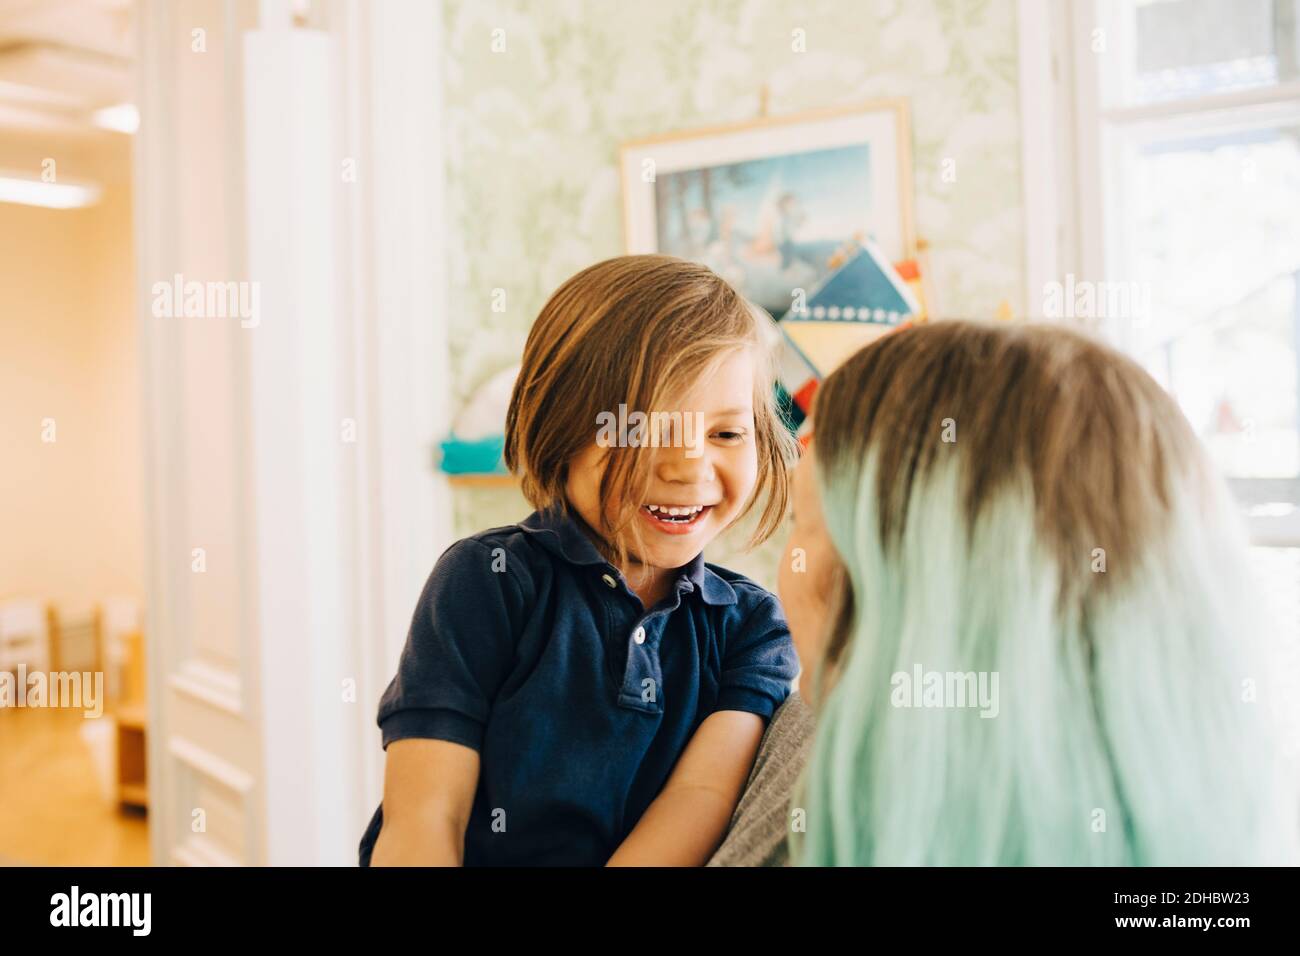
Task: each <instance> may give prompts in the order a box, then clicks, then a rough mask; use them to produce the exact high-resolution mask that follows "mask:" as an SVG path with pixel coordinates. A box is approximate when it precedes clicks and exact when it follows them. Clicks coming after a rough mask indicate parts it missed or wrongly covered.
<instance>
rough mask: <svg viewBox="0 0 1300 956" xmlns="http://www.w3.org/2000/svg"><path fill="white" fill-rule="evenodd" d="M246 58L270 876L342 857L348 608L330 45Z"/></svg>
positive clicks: (305, 39) (293, 46)
mask: <svg viewBox="0 0 1300 956" xmlns="http://www.w3.org/2000/svg"><path fill="white" fill-rule="evenodd" d="M268 7H270V8H275V9H278V5H277V4H275V3H271V4H264V5H263V10H264V12H265V10H266V9H267V8H268ZM243 44H244V103H243V106H244V138H245V143H244V150H245V167H244V169H245V180H246V187H247V188H246V210H247V212H246V215H247V232H248V265H249V277H250V279H251V280H252V281H254V282H257V283H259V286H260V291H261V307H262V316H261V322H260V324H259V325H258V326H257V327H255V328H253V329H251V330H250V335H249V355H250V359H251V364H250V367H249V372H250V375H251V380H250V386H251V388H250V392H251V396H252V407H253V409H254V412H255V414H254V415H253V421H252V435H253V447H254V462H255V464H254V469H253V471H254V475H253V490H254V501H255V512H256V519H255V521H256V529H257V532H256V533H257V555H258V583H257V591H258V606H259V626H258V633H259V635H260V637H261V640H260V644H259V648H258V651H259V660H260V667H259V669H258V673H259V685H260V686H259V694H258V711H257V713H258V719H257V729H258V735H259V738H260V743H261V765H262V780H261V782H262V787H261V797H262V807H263V814H264V817H263V824H264V829H263V834H264V841H265V853H266V859H265V862H266V863H267V864H268V865H272V866H276V865H286V864H297V865H304V864H306V865H313V864H314V865H320V864H334V863H341V862H343V860H344V859H345V858H346V857H345V852H346V851H345V848H346V845H347V842H348V841H347V839H346V837H345V834H344V831H345V829H346V826H347V823H346V820H345V819H344V816H343V814H342V812H341V809H340V807H341V805H342V803H343V801H342V799H341V793H342V792H343V791H344V789H345V788H346V786H347V780H348V779H349V774H348V773H347V772H346V765H347V759H348V755H347V754H346V753H345V752H344V751H343V750H342V749H341V748H340V747H339V745H338V742H339V740H340V739H341V737H342V735H343V720H344V716H343V715H344V710H343V706H344V705H343V702H342V697H341V692H340V687H341V680H342V679H343V678H344V676H345V674H346V668H345V666H344V660H345V656H346V644H347V638H345V636H344V633H343V630H342V626H341V620H342V614H343V607H344V605H345V603H346V601H347V600H348V596H347V595H346V594H345V589H346V581H345V580H344V577H343V574H342V572H343V566H344V555H343V553H342V550H341V547H340V544H341V531H340V529H341V518H342V514H341V509H342V507H343V502H342V497H341V487H340V480H341V477H342V442H341V438H340V434H339V421H340V417H341V416H340V415H339V409H338V404H339V401H338V400H339V388H338V384H339V382H338V369H339V368H340V364H341V362H340V356H339V353H338V350H339V346H340V340H341V334H340V332H341V317H340V316H339V308H338V296H337V294H336V292H335V288H334V285H333V283H334V281H335V279H336V276H337V272H338V263H337V261H336V245H335V235H336V230H337V229H338V222H337V217H336V216H335V215H334V212H335V191H336V189H337V188H338V177H337V173H336V172H335V170H336V164H335V163H333V162H331V161H330V159H331V157H332V155H333V152H334V149H335V139H334V125H333V123H334V115H335V98H334V87H333V77H334V73H333V71H334V70H335V68H336V65H337V52H336V48H335V44H334V42H333V39H332V38H331V37H329V36H328V35H327V34H324V33H320V32H316V31H308V30H294V29H289V28H288V27H287V26H286V25H285V24H283V23H277V24H273V25H271V26H270V27H269V28H265V29H257V30H250V31H248V32H247V33H245V34H244V35H243ZM288 768H294V769H293V771H292V772H290V771H289V769H288Z"/></svg>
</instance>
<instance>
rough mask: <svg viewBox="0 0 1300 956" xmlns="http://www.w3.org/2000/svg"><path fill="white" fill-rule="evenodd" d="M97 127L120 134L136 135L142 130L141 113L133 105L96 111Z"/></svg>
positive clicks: (121, 104)
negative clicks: (135, 133) (137, 131)
mask: <svg viewBox="0 0 1300 956" xmlns="http://www.w3.org/2000/svg"><path fill="white" fill-rule="evenodd" d="M95 125H96V126H98V127H99V128H100V129H111V130H115V131H117V132H119V133H128V134H129V133H134V132H135V131H136V130H138V129H139V128H140V111H139V110H137V109H136V108H135V105H134V104H132V103H119V104H118V105H117V106H106V107H104V108H103V109H102V110H96V111H95Z"/></svg>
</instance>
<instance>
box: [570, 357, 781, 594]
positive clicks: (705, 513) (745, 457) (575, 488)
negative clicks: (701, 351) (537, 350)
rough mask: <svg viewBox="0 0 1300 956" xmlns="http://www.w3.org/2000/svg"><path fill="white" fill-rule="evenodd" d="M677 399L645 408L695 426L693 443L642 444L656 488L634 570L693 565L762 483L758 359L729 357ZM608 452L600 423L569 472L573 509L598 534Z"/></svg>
mask: <svg viewBox="0 0 1300 956" xmlns="http://www.w3.org/2000/svg"><path fill="white" fill-rule="evenodd" d="M671 398H672V399H674V400H670V401H669V402H668V403H667V404H668V407H667V408H663V409H653V410H648V409H647V410H644V411H647V412H650V411H654V412H680V413H681V418H682V421H683V422H687V423H688V424H687V427H686V430H685V439H686V440H687V442H689V443H688V444H687V443H684V442H682V441H680V439H681V437H682V436H680V435H679V436H678V438H679V442H678V444H677V446H675V447H640V448H638V449H637V451H636V454H637V455H644V456H646V458H647V460H648V462H649V468H650V483H649V490H648V491H647V492H646V496H645V500H644V501H641V502H638V504H639V506H640V507H639V508H638V510H637V517H636V520H637V522H638V526H639V532H640V536H641V540H642V542H643V545H642V548H641V550H640V552H639V553H637V554H635V555H631V556H630V557H631V559H632V560H633V562H634V566H635V564H640V565H645V566H648V568H650V569H656V570H658V569H667V568H679V567H681V566H682V565H684V564H688V563H690V561H691V560H693V559H694V558H695V556H696V555H697V554H699V553H700V552H701V551H703V550H704V547H705V546H706V545H707V544H708V543H709V542H710V541H712V540H713V539H714V538H716V537H717V536H718V534H719V533H721V532H722V530H723V529H724V528H726V527H727V526H728V525H730V524H731V523H732V522H733V521H735V520H736V518H737V517H738V516H739V515H740V513H741V512H742V511H743V510H744V507H745V505H746V504H747V503H748V501H749V499H750V496H751V495H752V494H753V492H754V485H755V483H756V482H757V480H758V450H757V446H756V445H755V436H754V431H755V429H754V355H753V353H752V352H751V351H750V350H749V349H748V348H742V349H736V350H734V351H730V352H727V353H724V355H723V356H722V357H721V358H720V359H719V361H718V362H717V364H716V365H715V366H714V367H713V369H712V371H711V373H710V374H708V375H706V376H704V377H703V378H702V379H701V381H700V382H698V383H697V384H696V386H695V387H694V388H693V389H692V390H691V392H690V394H687V395H682V396H672V397H671ZM610 411H611V413H613V412H614V411H615V410H613V409H611V410H610ZM697 421H699V422H702V424H703V434H702V435H696V434H695V433H694V431H693V424H694V423H695V422H697ZM646 434H647V436H648V435H649V431H648V429H647V432H646ZM645 440H646V441H647V442H648V441H649V438H648V437H647V438H646V439H645ZM664 440H665V441H666V438H665V439H664ZM606 451H607V449H606V448H604V447H602V446H601V445H600V444H598V443H597V442H596V440H595V431H594V425H593V435H592V442H591V444H590V445H588V446H587V448H586V449H585V450H584V451H583V452H581V453H580V454H579V455H578V456H577V457H576V458H575V459H574V460H573V462H572V463H571V464H570V466H569V471H568V481H567V484H566V494H567V497H568V500H569V504H570V505H571V506H572V507H573V509H574V510H575V511H576V512H577V513H578V514H579V515H581V517H582V519H583V520H584V521H585V522H586V523H587V525H588V526H589V527H591V528H593V529H599V528H600V527H601V524H602V522H601V512H602V508H601V501H600V481H601V477H602V476H603V475H604V472H605V455H606ZM620 504H621V503H620V502H617V501H610V502H605V507H604V514H605V516H606V517H607V518H608V519H609V520H610V521H611V522H613V521H615V520H616V517H617V514H618V512H619V505H620ZM674 512H675V513H674ZM623 570H624V571H625V572H627V571H628V570H629V569H627V568H625V569H623Z"/></svg>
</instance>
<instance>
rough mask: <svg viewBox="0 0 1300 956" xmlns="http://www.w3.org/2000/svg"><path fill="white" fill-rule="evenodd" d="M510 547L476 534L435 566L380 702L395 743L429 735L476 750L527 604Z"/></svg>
mask: <svg viewBox="0 0 1300 956" xmlns="http://www.w3.org/2000/svg"><path fill="white" fill-rule="evenodd" d="M509 564H510V561H509V559H508V555H507V552H506V551H505V550H503V549H493V548H489V547H488V546H487V545H485V544H483V543H482V542H480V541H476V540H474V539H472V538H466V539H465V540H463V541H458V542H457V543H456V544H454V545H452V546H451V547H450V548H449V549H448V550H447V551H446V552H445V553H444V554H443V556H442V557H441V558H439V559H438V563H437V564H436V565H434V568H433V572H432V573H431V574H430V575H429V580H428V582H427V583H426V584H425V586H424V591H423V593H422V594H421V595H420V602H419V604H418V605H417V606H416V609H415V615H414V617H413V618H412V620H411V630H410V632H409V633H408V634H407V637H406V645H405V646H404V647H403V648H402V656H401V659H400V661H399V662H398V666H397V676H395V677H394V678H393V680H392V682H391V683H390V684H389V685H388V689H387V690H385V691H384V695H383V697H382V698H380V701H379V728H380V730H381V732H382V734H383V744H384V747H385V748H387V747H388V745H389V744H390V743H392V742H393V741H394V740H401V739H403V738H407V737H424V738H431V739H436V740H448V741H451V742H452V743H458V744H463V745H464V746H466V747H472V748H473V749H475V750H479V749H481V747H482V743H483V728H484V726H485V725H486V724H487V719H488V715H489V713H490V712H491V709H492V701H493V700H494V699H495V697H496V695H497V691H498V690H499V689H500V687H501V685H502V683H503V682H504V681H505V678H506V675H507V674H508V672H509V667H510V664H511V661H512V660H513V659H514V648H515V635H516V634H517V633H518V627H519V626H520V610H521V609H522V605H523V601H522V596H521V593H520V590H519V587H518V584H517V582H516V581H515V580H514V578H513V576H512V570H511V568H510V567H509Z"/></svg>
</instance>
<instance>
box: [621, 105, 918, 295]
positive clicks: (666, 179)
mask: <svg viewBox="0 0 1300 956" xmlns="http://www.w3.org/2000/svg"><path fill="white" fill-rule="evenodd" d="M620 166H621V170H622V178H623V223H624V230H625V241H626V246H627V251H628V252H629V253H644V252H662V253H665V254H668V255H674V256H680V257H682V258H683V259H691V260H694V261H697V262H702V263H704V264H705V265H708V266H709V267H710V268H711V269H713V270H714V271H715V272H717V273H718V274H719V275H720V276H722V277H723V278H724V279H726V280H727V281H728V282H730V283H731V284H732V285H734V286H735V287H736V288H737V289H739V290H740V291H741V293H742V294H744V295H745V297H746V298H748V299H749V300H751V301H752V302H755V303H757V304H758V305H761V306H763V308H765V309H767V310H768V312H770V313H772V315H773V316H776V317H780V316H781V315H782V314H783V313H785V312H786V311H787V310H788V309H789V308H790V306H791V296H792V290H794V289H800V288H801V289H805V290H807V289H812V288H814V287H816V286H817V285H818V284H819V283H821V282H822V281H824V280H825V279H826V278H827V276H828V275H829V274H830V273H831V271H832V269H833V266H832V257H833V256H834V255H835V252H836V250H838V249H840V248H841V247H843V246H844V244H845V243H846V242H848V241H851V240H855V239H856V240H859V241H860V240H863V239H866V240H869V241H871V242H872V243H874V245H875V246H876V247H877V248H878V249H879V250H880V252H881V254H882V255H883V256H884V257H885V258H887V259H889V260H890V261H892V262H901V261H903V260H907V259H911V258H913V257H914V256H915V254H916V232H915V227H914V225H913V219H912V160H911V131H910V125H909V122H908V113H907V101H906V100H903V99H891V100H879V101H875V102H871V103H863V104H859V105H857V106H852V107H844V108H836V109H828V110H819V111H817V112H811V113H800V114H796V115H792V116H782V117H774V118H767V119H761V120H756V121H753V122H748V123H737V124H734V125H730V126H719V127H713V128H710V129H701V130H695V131H690V132H681V133H670V134H667V135H662V136H655V137H652V138H649V139H641V140H635V141H633V142H629V143H625V144H623V146H622V149H621V155H620Z"/></svg>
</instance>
